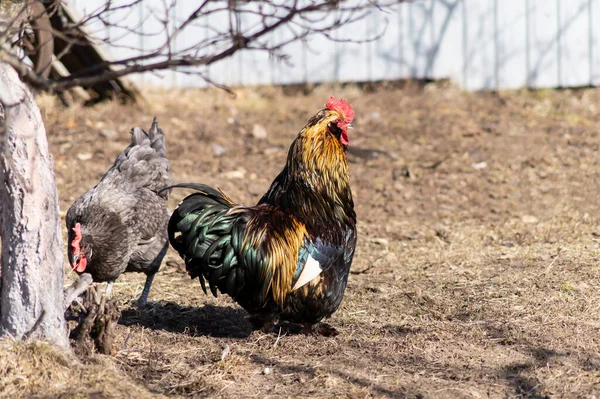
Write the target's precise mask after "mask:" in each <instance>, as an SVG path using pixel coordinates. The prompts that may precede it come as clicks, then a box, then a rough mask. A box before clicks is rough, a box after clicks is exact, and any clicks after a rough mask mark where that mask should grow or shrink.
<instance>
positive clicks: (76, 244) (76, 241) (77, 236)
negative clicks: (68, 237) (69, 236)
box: [71, 223, 81, 255]
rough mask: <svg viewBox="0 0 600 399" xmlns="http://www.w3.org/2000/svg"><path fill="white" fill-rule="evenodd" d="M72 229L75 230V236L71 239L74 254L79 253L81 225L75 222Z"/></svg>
mask: <svg viewBox="0 0 600 399" xmlns="http://www.w3.org/2000/svg"><path fill="white" fill-rule="evenodd" d="M73 231H74V232H75V238H73V241H71V247H72V248H73V253H74V254H75V255H77V254H79V251H80V249H79V243H80V242H81V225H80V224H79V223H76V224H75V227H73Z"/></svg>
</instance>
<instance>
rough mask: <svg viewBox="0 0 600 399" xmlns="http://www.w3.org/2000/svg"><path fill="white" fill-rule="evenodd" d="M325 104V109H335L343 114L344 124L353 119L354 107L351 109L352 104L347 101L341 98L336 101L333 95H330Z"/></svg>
mask: <svg viewBox="0 0 600 399" xmlns="http://www.w3.org/2000/svg"><path fill="white" fill-rule="evenodd" d="M325 106H326V107H327V109H330V110H332V111H337V112H339V113H340V114H342V115H344V123H345V124H346V125H349V124H350V123H352V120H353V119H354V109H352V105H350V104H348V101H346V100H344V99H343V98H342V99H341V100H340V101H338V100H336V99H335V97H333V96H331V97H330V98H329V100H327V103H326V104H325Z"/></svg>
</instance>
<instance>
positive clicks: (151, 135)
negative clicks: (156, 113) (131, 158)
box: [131, 117, 167, 157]
mask: <svg viewBox="0 0 600 399" xmlns="http://www.w3.org/2000/svg"><path fill="white" fill-rule="evenodd" d="M131 136H132V137H131V145H132V146H136V145H139V146H149V147H152V148H153V149H154V150H155V151H156V153H157V154H158V155H161V156H163V157H166V156H167V153H166V149H165V136H164V133H163V130H162V129H161V128H159V127H158V121H157V120H156V117H154V119H153V120H152V126H151V127H150V131H148V133H146V132H145V131H144V130H143V129H142V128H140V127H138V126H136V127H134V128H133V129H131Z"/></svg>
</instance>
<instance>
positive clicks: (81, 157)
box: [77, 152, 92, 161]
mask: <svg viewBox="0 0 600 399" xmlns="http://www.w3.org/2000/svg"><path fill="white" fill-rule="evenodd" d="M77 159H79V160H80V161H89V160H90V159H92V154H91V153H90V152H80V153H79V154H77Z"/></svg>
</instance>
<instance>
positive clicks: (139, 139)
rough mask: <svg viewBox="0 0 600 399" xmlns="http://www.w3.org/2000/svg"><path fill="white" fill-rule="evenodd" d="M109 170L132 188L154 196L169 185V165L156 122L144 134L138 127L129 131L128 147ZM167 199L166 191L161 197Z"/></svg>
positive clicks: (162, 136)
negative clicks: (146, 190) (147, 191)
mask: <svg viewBox="0 0 600 399" xmlns="http://www.w3.org/2000/svg"><path fill="white" fill-rule="evenodd" d="M113 169H116V170H117V171H118V173H120V174H121V175H123V176H124V177H125V180H126V181H128V182H129V183H131V184H133V185H134V186H136V187H144V188H147V189H150V190H152V191H154V192H158V191H159V190H160V189H161V188H162V187H165V186H168V185H170V184H173V177H171V173H170V170H171V165H170V163H169V160H168V159H167V154H166V151H165V137H164V135H163V131H162V129H160V128H159V127H158V122H157V121H156V118H154V121H153V122H152V127H151V128H150V131H149V132H148V133H146V132H145V131H144V130H143V129H142V128H140V127H134V128H133V129H131V144H129V146H128V147H127V148H126V149H125V151H123V152H122V153H121V154H120V155H119V156H118V157H117V159H116V161H115V165H114V166H113ZM168 195H169V193H168V191H167V192H164V193H162V194H161V196H162V197H163V198H165V199H167V198H168Z"/></svg>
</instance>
